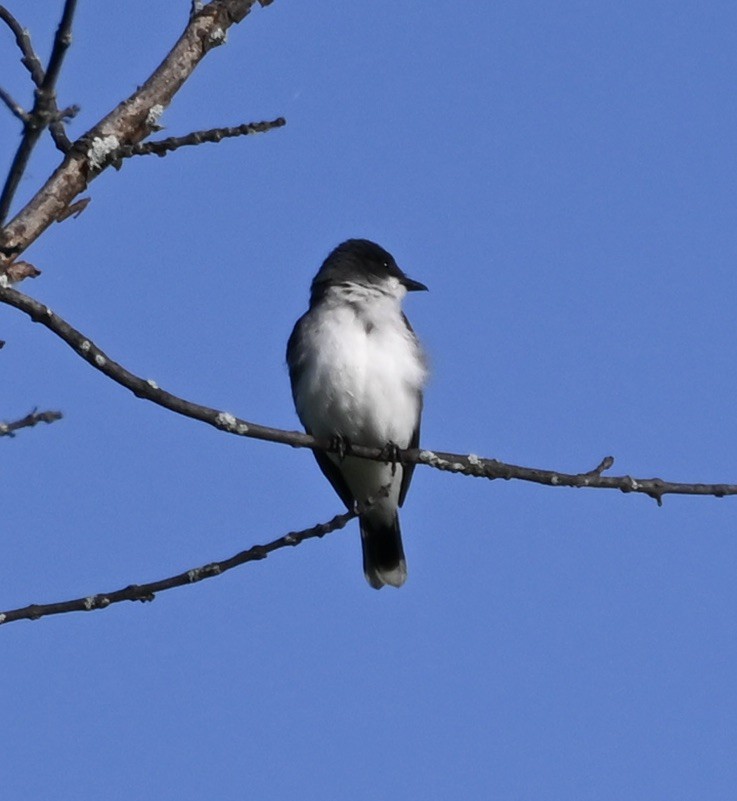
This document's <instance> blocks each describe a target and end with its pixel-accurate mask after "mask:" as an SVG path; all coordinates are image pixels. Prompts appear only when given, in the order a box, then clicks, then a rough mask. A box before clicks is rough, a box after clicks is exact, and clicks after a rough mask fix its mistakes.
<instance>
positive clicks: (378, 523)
mask: <svg viewBox="0 0 737 801" xmlns="http://www.w3.org/2000/svg"><path fill="white" fill-rule="evenodd" d="M359 523H360V526H361V545H362V546H363V572H364V575H365V576H366V581H368V583H369V584H370V585H371V586H372V587H373V588H374V589H375V590H380V589H381V588H382V587H383V586H384V585H385V584H391V586H392V587H401V586H402V584H404V582H405V581H406V579H407V562H406V561H405V558H404V548H403V547H402V532H401V531H400V530H399V515H398V514H396V513H395V514H394V520H393V521H392V522H391V523H388V524H387V523H386V522H384V521H382V520H380V519H376V518H373V519H372V517H371V515H362V516H361V517H360V519H359Z"/></svg>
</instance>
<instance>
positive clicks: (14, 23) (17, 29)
mask: <svg viewBox="0 0 737 801" xmlns="http://www.w3.org/2000/svg"><path fill="white" fill-rule="evenodd" d="M0 20H2V21H3V22H4V23H5V24H6V25H7V26H8V28H10V31H11V33H12V34H13V36H15V42H16V44H17V45H18V48H19V50H20V52H21V64H23V66H24V67H25V68H26V69H27V70H28V72H29V73H30V76H31V80H32V81H33V83H34V85H35V86H36V87H40V86H41V84H42V83H43V79H44V68H43V67H42V66H41V61H40V59H39V57H38V56H37V55H36V51H35V50H34V49H33V45H32V44H31V37H30V36H29V35H28V31H27V30H25V29H24V28H23V26H22V25H21V24H20V22H18V20H17V19H16V18H15V17H14V16H13V15H12V14H11V13H10V12H9V11H8V9H7V8H5V6H0Z"/></svg>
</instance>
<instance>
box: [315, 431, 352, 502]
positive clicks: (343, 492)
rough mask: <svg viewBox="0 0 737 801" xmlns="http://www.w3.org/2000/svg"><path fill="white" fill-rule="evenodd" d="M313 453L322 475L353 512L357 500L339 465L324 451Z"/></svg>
mask: <svg viewBox="0 0 737 801" xmlns="http://www.w3.org/2000/svg"><path fill="white" fill-rule="evenodd" d="M307 433H308V434H309V433H310V431H307ZM312 453H313V455H314V457H315V461H316V462H317V464H318V467H319V468H320V470H322V474H323V475H324V476H325V478H326V479H327V480H328V481H329V482H330V483H331V484H332V485H333V489H334V490H335V491H336V492H337V493H338V497H339V498H340V500H341V501H343V503H344V504H345V505H346V508H347V509H348V510H349V511H350V510H352V509H353V504H354V503H355V501H356V499H355V498H354V497H353V494H352V493H351V491H350V490H349V489H348V485H347V484H346V483H345V479H344V478H343V474H342V473H341V472H340V469H339V468H338V465H336V464H335V462H333V461H332V460H331V459H330V458H329V457H328V455H327V453H325V452H324V451H312Z"/></svg>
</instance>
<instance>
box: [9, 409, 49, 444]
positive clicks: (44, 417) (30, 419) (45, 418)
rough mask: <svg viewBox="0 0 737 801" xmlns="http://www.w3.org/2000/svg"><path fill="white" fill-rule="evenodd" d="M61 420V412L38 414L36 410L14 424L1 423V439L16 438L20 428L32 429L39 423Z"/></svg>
mask: <svg viewBox="0 0 737 801" xmlns="http://www.w3.org/2000/svg"><path fill="white" fill-rule="evenodd" d="M61 418H62V413H61V412H37V411H36V410H35V409H34V410H33V411H32V412H31V413H30V414H27V415H26V416H25V417H22V418H21V419H20V420H15V421H14V422H12V423H3V422H0V437H14V436H15V432H16V431H17V430H18V429H19V428H32V427H33V426H35V425H38V424H39V423H53V422H54V421H55V420H61Z"/></svg>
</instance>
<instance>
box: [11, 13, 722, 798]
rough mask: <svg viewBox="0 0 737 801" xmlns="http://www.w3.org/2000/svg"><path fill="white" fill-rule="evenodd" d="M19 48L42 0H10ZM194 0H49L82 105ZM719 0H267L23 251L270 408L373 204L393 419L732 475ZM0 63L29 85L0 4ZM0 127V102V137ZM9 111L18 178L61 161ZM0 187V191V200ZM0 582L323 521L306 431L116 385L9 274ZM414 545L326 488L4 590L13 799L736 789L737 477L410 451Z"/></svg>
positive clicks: (87, 320)
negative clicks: (388, 569)
mask: <svg viewBox="0 0 737 801" xmlns="http://www.w3.org/2000/svg"><path fill="white" fill-rule="evenodd" d="M9 6H10V8H11V10H14V11H16V12H17V14H18V15H19V16H20V17H21V19H22V21H23V23H24V24H25V25H26V26H28V27H29V28H30V29H31V32H32V34H33V36H34V39H35V41H36V43H37V44H38V47H39V49H40V50H41V51H42V52H43V54H44V55H47V53H48V47H49V43H50V38H51V36H52V34H53V30H54V27H55V24H56V21H57V19H58V15H59V13H60V8H61V3H60V2H52V1H51V0H43V2H36V3H24V2H17V1H16V2H9ZM188 8H189V2H188V0H187V2H185V0H180V2H167V3H161V2H159V3H156V2H154V3H152V2H143V0H130V2H127V3H123V4H119V3H99V2H89V1H87V2H85V1H84V0H83V1H82V2H80V9H79V14H78V22H77V26H76V30H75V42H74V45H73V48H72V50H71V51H70V54H69V58H68V64H67V67H66V68H65V70H64V73H63V76H62V79H61V82H60V86H59V90H60V101H61V102H62V103H63V104H68V103H73V102H76V103H79V104H80V105H81V107H82V112H81V113H80V115H79V117H78V119H77V120H76V121H75V122H74V123H73V124H72V125H71V126H70V130H71V133H72V134H73V135H75V136H76V135H79V134H81V133H82V132H83V131H84V130H86V128H87V127H89V126H90V125H91V124H93V123H94V122H95V121H96V120H97V119H98V118H99V117H100V116H101V115H102V114H103V113H104V112H107V111H108V110H109V109H110V108H111V107H112V106H114V105H115V104H116V103H117V102H118V101H119V100H120V99H122V98H123V97H125V96H127V95H128V94H129V93H130V92H132V91H133V90H134V89H135V87H136V86H137V85H138V84H140V83H141V82H142V81H143V80H144V79H145V78H146V77H147V76H148V74H149V73H150V71H151V70H152V69H153V68H154V67H155V66H156V65H157V64H158V63H159V62H160V60H161V59H162V57H163V55H164V53H165V52H166V50H167V49H168V47H169V45H170V44H171V43H172V42H173V41H174V39H175V37H176V35H177V34H178V32H179V31H180V29H181V27H182V25H183V22H184V19H185V17H186V13H187V11H188ZM736 34H737V6H735V4H734V3H733V2H720V1H719V0H716V1H715V2H710V3H708V4H704V3H696V2H687V1H686V0H669V1H668V2H664V1H663V0H655V1H654V2H648V3H641V2H631V1H630V0H624V1H623V2H618V3H611V2H583V0H581V1H580V2H573V1H572V0H563V1H562V2H558V3H544V2H531V1H525V0H519V1H518V2H510V1H508V2H494V3H456V4H449V3H440V2H436V0H400V2H396V1H394V2H388V1H387V0H375V1H374V2H372V3H349V2H345V0H341V1H340V2H338V1H337V0H332V1H330V0H323V1H322V2H320V1H319V0H318V2H297V1H296V0H276V2H275V3H274V4H273V5H272V6H270V7H269V8H267V9H263V10H258V11H256V12H254V13H253V15H251V16H250V17H249V18H248V19H247V20H246V21H245V22H244V23H243V24H242V25H240V26H238V27H236V28H234V29H232V30H231V32H230V35H229V41H228V43H227V45H226V46H225V47H223V48H220V49H219V50H217V51H215V52H213V53H212V54H211V55H210V56H209V57H208V58H207V59H206V61H205V62H204V63H203V64H202V65H201V67H200V68H199V70H198V71H197V73H196V74H195V76H194V77H193V79H192V80H191V81H190V83H189V84H188V85H187V86H186V87H185V89H184V90H183V91H182V93H181V94H180V96H178V97H177V98H176V100H175V102H174V104H173V106H172V107H170V108H169V109H168V110H167V111H166V113H165V115H164V117H163V119H162V122H163V124H164V125H166V132H165V134H164V135H175V134H182V133H186V132H188V131H190V130H193V129H201V128H207V127H211V126H217V125H228V124H236V123H240V122H245V121H251V120H260V119H269V118H272V117H275V116H278V115H282V114H283V115H284V116H285V117H286V118H287V120H288V125H287V127H286V128H284V129H282V130H279V131H275V132H273V133H270V134H268V135H264V136H261V137H256V138H253V139H250V140H249V139H241V140H237V141H230V142H225V143H222V144H219V145H206V146H203V147H200V148H195V149H190V150H187V151H185V150H182V151H180V152H178V153H176V154H173V155H171V156H169V157H167V158H166V159H156V158H154V157H151V158H147V159H143V158H141V159H138V160H134V161H130V162H128V163H126V165H125V167H124V169H123V170H122V171H121V172H119V173H116V172H114V171H110V172H109V173H106V174H104V175H103V176H102V177H101V178H99V179H98V180H97V181H95V183H94V184H93V185H92V187H91V189H90V192H89V194H90V195H91V197H92V203H91V204H90V205H89V207H88V208H87V210H86V211H85V212H84V213H83V214H82V216H81V217H80V218H79V219H77V220H69V221H66V222H64V223H63V224H60V225H55V226H54V227H53V228H51V229H50V230H49V231H48V232H47V233H46V235H45V236H44V237H43V238H42V239H41V240H40V241H38V242H37V243H36V245H34V246H33V248H32V249H31V250H30V251H29V252H28V253H27V257H28V258H29V259H30V260H32V261H33V262H34V263H35V264H36V265H37V266H38V267H39V268H41V269H42V270H43V271H44V272H43V276H42V277H40V278H39V279H37V280H36V281H35V282H27V283H26V284H25V285H24V287H23V288H24V289H25V290H26V291H28V292H30V293H31V294H33V295H35V296H36V297H38V298H39V299H40V300H42V301H43V302H45V303H48V304H49V305H50V306H51V307H52V308H53V309H54V310H55V311H57V312H58V313H60V314H61V315H63V316H64V317H66V318H67V319H68V320H69V321H70V322H71V323H72V324H73V325H75V326H76V327H78V328H79V329H81V330H82V331H84V332H85V333H86V334H87V335H89V336H90V337H91V338H92V339H93V340H95V341H96V342H97V344H99V345H100V346H101V347H102V348H103V349H105V350H106V351H107V352H108V354H109V355H110V356H111V357H112V358H114V359H115V360H117V361H120V362H121V363H123V364H124V365H126V366H127V367H129V368H130V369H131V370H133V371H134V372H136V373H138V374H141V375H143V376H145V377H150V378H152V379H155V380H156V381H157V382H158V383H159V384H160V385H161V386H162V387H164V388H165V389H169V390H171V391H172V392H175V393H177V394H180V395H182V396H184V397H186V398H189V399H191V400H194V401H197V402H200V403H204V404H207V405H211V406H215V407H217V408H222V409H226V410H228V411H231V412H233V413H234V414H238V415H239V416H242V417H244V418H246V419H250V420H253V421H257V422H261V423H265V424H269V425H274V426H279V427H285V428H296V427H297V426H298V423H297V419H296V416H295V414H294V411H293V409H292V403H291V397H290V392H289V385H288V378H287V373H286V368H285V366H284V347H285V343H286V339H287V337H288V335H289V332H290V330H291V326H292V324H293V322H294V320H295V319H296V318H297V317H298V316H299V315H300V314H301V313H302V312H303V311H304V309H305V308H306V302H307V294H308V286H309V281H310V279H311V277H312V275H313V274H314V272H315V271H316V269H317V267H318V266H319V264H320V262H321V260H322V259H323V257H324V256H325V255H326V253H327V252H328V251H329V250H330V249H331V248H332V247H333V246H334V245H335V244H336V243H337V242H339V241H341V240H342V239H344V238H347V237H349V236H365V237H369V238H372V239H375V240H376V241H378V242H379V243H381V244H382V245H383V246H385V247H386V248H387V249H388V250H390V251H391V252H392V253H393V254H394V255H395V256H396V258H397V261H398V263H399V264H400V266H402V267H403V268H404V269H405V271H406V272H408V273H409V274H410V275H411V276H412V277H414V278H416V279H418V280H420V281H423V282H425V283H426V284H427V285H428V286H429V287H430V290H431V291H430V292H429V293H428V294H423V295H422V296H412V297H410V298H409V299H408V303H407V313H408V316H409V317H410V319H411V321H412V323H413V325H414V327H415V329H416V330H417V332H418V334H419V335H420V336H421V338H422V340H423V341H424V343H425V345H426V347H427V350H428V352H429V354H430V359H431V363H432V369H433V378H432V382H431V385H430V387H429V389H428V392H427V397H426V412H425V417H424V427H423V444H424V445H425V446H426V447H430V448H437V449H442V450H455V451H459V452H474V453H478V454H481V455H484V456H489V457H496V458H499V459H502V460H506V461H512V462H515V463H518V464H526V465H531V466H537V467H545V468H551V469H559V470H567V471H573V472H576V471H581V470H587V469H590V468H592V467H594V466H595V465H596V464H597V463H598V462H599V460H600V459H601V458H602V457H603V456H605V455H606V454H612V455H613V456H614V457H615V458H616V463H615V468H614V471H615V472H617V473H629V474H631V475H633V476H641V477H648V476H652V475H659V476H661V477H663V478H666V479H672V480H684V481H724V482H737V456H736V453H737V445H736V443H737V414H736V413H735V398H736V397H737V378H736V376H735V365H736V364H737V335H736V331H735V328H736V323H735V319H736V316H735V299H736V297H737V270H736V262H737V225H736V224H735V223H737V190H736V189H735V187H737V160H736V158H735V129H736V128H737V102H736V101H735V87H734V83H735V82H734V78H735V75H736V74H737V49H736V48H735V46H734V43H735V35H736ZM0 84H2V85H3V86H4V87H5V88H7V89H9V90H10V91H11V92H12V93H13V94H15V95H16V96H18V97H19V99H22V100H23V101H24V102H27V101H28V98H29V94H30V92H29V89H28V85H27V83H26V81H25V75H24V72H23V70H22V68H21V67H20V65H19V64H18V61H17V55H16V52H15V49H14V45H13V42H12V39H11V38H10V36H9V35H8V34H7V33H6V32H5V31H0ZM17 137H18V125H17V121H16V120H14V119H13V118H11V117H10V115H9V114H7V113H5V112H3V113H0V174H2V175H4V174H5V170H6V167H7V164H8V162H9V159H10V157H11V155H12V152H13V150H14V147H15V145H16V142H17ZM56 159H57V156H56V153H55V151H53V149H52V148H51V146H50V145H44V147H43V148H40V149H39V152H38V154H37V158H36V159H35V160H34V161H33V163H32V165H31V168H30V170H29V172H28V175H27V178H26V180H25V181H24V183H23V186H22V194H23V197H29V196H30V195H31V194H32V193H33V191H34V190H35V189H36V187H37V186H38V184H39V182H40V181H42V179H43V178H44V177H45V176H46V175H47V174H48V172H49V171H50V170H51V169H52V168H53V166H54V165H55V164H56ZM20 199H21V200H22V198H20ZM0 338H2V339H5V340H6V341H7V345H6V346H5V348H4V349H3V350H2V351H1V352H0V366H1V368H2V377H1V378H0V419H6V420H9V419H14V418H16V417H20V416H22V415H23V414H25V413H26V412H27V411H29V409H30V408H31V407H32V406H34V405H37V406H39V407H41V408H58V409H61V410H62V411H63V412H64V414H65V418H64V420H63V421H61V422H59V423H56V424H54V425H53V426H49V427H43V428H37V429H34V430H27V431H23V432H20V433H19V435H18V436H17V437H16V438H15V439H13V440H8V439H3V440H2V441H0V471H1V472H0V475H1V477H2V483H3V487H2V497H3V505H2V546H3V554H2V558H1V559H0V608H11V607H15V606H20V605H23V604H26V603H30V602H48V601H54V600H61V599H65V598H68V597H76V596H79V595H84V594H88V593H89V594H92V593H95V592H102V591H109V590H113V589H116V588H118V587H122V586H125V585H127V584H130V583H135V582H143V581H148V580H153V579H156V578H159V577H163V576H166V575H169V574H171V573H174V572H178V571H180V570H182V569H186V568H189V567H192V566H195V565H199V564H203V563H205V562H208V561H210V560H213V559H218V558H224V557H226V556H229V555H231V554H232V553H235V552H236V551H238V550H240V549H242V548H244V547H247V546H249V545H251V544H253V543H260V542H265V541H268V540H270V539H272V538H275V537H277V536H279V535H281V534H282V533H284V532H286V531H289V530H292V529H299V528H303V527H306V526H309V525H312V524H313V523H316V522H318V521H321V520H327V519H329V518H330V517H331V516H332V515H333V514H335V513H336V512H338V511H340V509H341V505H340V502H339V500H338V498H337V497H336V496H335V495H334V494H333V492H332V490H331V488H330V486H329V485H328V483H327V482H326V481H325V480H324V479H323V477H322V475H321V474H320V472H319V471H318V469H317V467H316V466H315V464H314V461H313V459H312V456H311V454H310V453H308V452H306V451H300V450H294V449H291V448H287V447H284V446H275V445H268V444H265V443H262V442H255V441H247V440H241V439H238V438H236V437H231V436H228V435H225V434H223V433H220V432H217V431H215V430H213V429H210V428H208V427H206V426H203V425H201V424H198V423H195V422H193V421H191V420H186V419H184V418H180V417H177V416H175V415H173V414H171V413H169V412H165V411H164V410H162V409H160V408H158V407H156V406H153V405H151V404H148V403H146V402H144V401H140V400H137V399H135V398H134V397H133V396H132V395H130V394H129V393H128V392H126V391H125V390H123V389H121V388H120V387H118V386H116V385H114V384H112V383H111V382H110V381H109V380H107V379H105V378H104V377H103V376H101V375H99V374H98V373H96V372H95V371H93V370H92V369H91V368H90V367H89V365H87V364H86V363H85V362H83V361H82V360H80V359H79V358H78V357H77V356H75V355H74V354H73V353H72V352H71V351H70V350H69V349H68V348H67V347H66V346H64V345H63V344H62V343H61V342H60V341H59V340H56V339H55V338H54V337H53V336H52V335H51V334H50V333H49V332H47V331H46V330H44V329H41V328H40V327H38V326H34V325H32V324H31V323H30V322H29V321H28V320H27V319H26V318H25V317H23V316H22V315H21V314H19V313H17V312H15V311H14V310H12V309H9V308H7V307H2V308H0ZM402 519H403V528H404V533H405V544H406V550H407V557H408V562H409V573H410V575H409V580H408V582H407V584H406V585H405V587H404V588H402V589H401V590H400V591H393V590H392V589H391V588H387V589H385V590H383V591H382V592H380V593H377V592H374V591H372V590H370V589H369V588H368V586H367V585H366V583H365V581H364V579H363V576H362V574H361V567H360V547H359V542H358V532H357V527H356V526H355V524H354V525H352V526H351V527H350V528H349V529H347V530H346V531H344V532H342V533H337V534H334V535H331V536H330V537H328V538H326V539H324V540H321V541H312V542H309V543H306V544H304V545H302V546H301V547H299V548H297V549H295V550H289V551H282V552H279V553H278V554H275V555H273V556H272V557H270V558H269V559H267V560H266V561H265V562H260V563H257V564H252V565H250V566H247V567H245V568H242V569H240V570H238V571H234V572H231V573H229V574H228V575H226V576H223V577H221V578H218V579H215V580H212V581H207V582H204V583H202V584H199V585H197V586H194V587H189V588H186V589H180V590H174V591H171V592H168V593H163V594H162V595H161V596H160V597H158V598H157V600H156V601H155V602H154V603H152V604H147V605H140V604H135V605H134V604H121V605H118V606H117V607H114V608H111V609H108V610H106V611H104V612H95V613H93V614H87V615H84V614H76V615H66V616H61V617H57V618H49V619H46V620H42V621H38V622H36V623H29V622H20V623H14V624H12V625H9V626H7V627H5V628H0V668H1V672H2V696H1V697H2V700H0V710H2V712H1V717H2V726H1V727H0V728H1V729H2V733H0V743H1V747H0V753H1V754H2V756H0V787H2V788H3V790H2V793H3V796H4V797H5V798H8V799H11V798H12V799H22V800H23V801H25V800H26V799H29V800H30V801H37V800H38V801H41V799H44V801H45V800H46V799H49V798H53V799H55V801H56V800H57V799H61V801H64V800H65V799H75V801H84V800H85V799H98V798H105V799H108V801H117V800H118V799H127V798H130V797H132V796H134V795H140V796H142V797H157V798H165V799H166V798H177V799H179V801H195V800H196V801H200V800H201V799H206V798H213V799H218V801H236V799H238V800H240V799H244V798H253V799H260V800H262V801H271V799H274V800H275V801H276V800H278V801H283V799H291V798H299V799H320V801H326V800H330V801H332V800H333V799H335V800H336V801H337V800H338V799H340V801H344V799H346V798H350V799H351V801H363V800H364V799H366V800H368V799H372V800H373V799H377V798H387V799H402V800H403V801H406V800H412V801H414V799H418V800H419V799H422V801H427V800H428V799H430V800H432V801H434V799H448V800H451V799H459V798H470V799H475V798H479V799H495V800H496V799H499V800H500V801H506V799H529V800H530V801H570V799H577V800H579V799H584V800H588V799H592V800H594V799H595V801H619V800H620V799H626V801H640V800H642V801H653V799H668V801H678V800H680V799H684V800H685V799H709V801H715V800H716V799H733V798H734V794H735V787H736V786H737V761H736V760H735V745H736V743H737V689H736V686H735V675H737V580H736V576H737V531H736V525H735V520H736V519H737V500H735V499H732V500H729V499H725V500H716V499H712V498H701V499H699V498H666V500H665V506H664V507H663V508H662V509H658V508H657V507H656V505H655V503H654V502H652V501H651V500H648V499H646V498H643V497H634V496H627V495H623V494H620V493H618V492H612V491H608V492H607V491H598V490H597V491H595V490H588V491H584V490H569V489H553V488H544V487H537V486H533V485H525V484H522V483H519V482H507V483H505V482H483V481H480V480H475V479H464V478H461V477H453V476H448V475H444V474H441V473H438V472H436V471H432V470H429V469H427V468H419V469H418V470H417V472H416V474H415V479H414V484H413V487H412V490H411V492H410V494H409V496H408V500H407V503H406V505H405V508H404V510H403V516H402Z"/></svg>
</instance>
